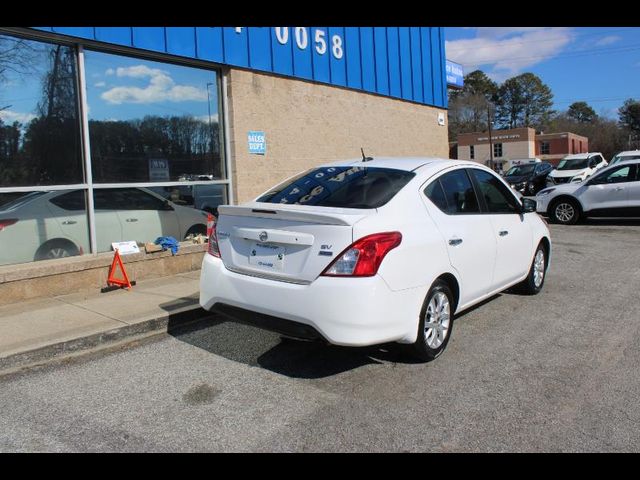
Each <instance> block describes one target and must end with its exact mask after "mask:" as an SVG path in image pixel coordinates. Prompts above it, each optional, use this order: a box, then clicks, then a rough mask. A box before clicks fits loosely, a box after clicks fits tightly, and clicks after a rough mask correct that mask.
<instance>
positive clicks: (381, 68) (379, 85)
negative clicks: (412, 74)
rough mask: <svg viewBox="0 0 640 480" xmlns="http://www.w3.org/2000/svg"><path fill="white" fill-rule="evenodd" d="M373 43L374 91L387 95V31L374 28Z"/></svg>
mask: <svg viewBox="0 0 640 480" xmlns="http://www.w3.org/2000/svg"><path fill="white" fill-rule="evenodd" d="M373 41H374V46H375V53H376V91H377V92H378V93H380V94H382V95H389V65H388V57H387V29H386V28H385V27H375V28H374V29H373Z"/></svg>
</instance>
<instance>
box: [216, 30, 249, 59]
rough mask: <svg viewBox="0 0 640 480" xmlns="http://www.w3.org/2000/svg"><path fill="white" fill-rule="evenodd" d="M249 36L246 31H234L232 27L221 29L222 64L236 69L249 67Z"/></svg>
mask: <svg viewBox="0 0 640 480" xmlns="http://www.w3.org/2000/svg"><path fill="white" fill-rule="evenodd" d="M248 38H249V35H248V34H247V29H246V28H243V29H242V30H240V31H236V29H235V28H233V27H224V28H223V29H222V41H223V43H222V45H223V46H224V63H228V64H229V65H236V66H238V67H248V66H249V41H248Z"/></svg>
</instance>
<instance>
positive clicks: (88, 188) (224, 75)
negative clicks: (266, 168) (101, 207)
mask: <svg viewBox="0 0 640 480" xmlns="http://www.w3.org/2000/svg"><path fill="white" fill-rule="evenodd" d="M0 35H3V36H10V37H14V38H20V39H24V40H30V41H36V42H44V43H48V44H53V45H63V46H66V47H69V48H71V49H73V51H74V56H75V61H76V78H75V81H76V88H77V96H78V98H77V106H76V108H77V110H78V121H79V123H80V126H79V128H80V149H81V165H82V180H83V182H82V183H75V184H61V185H44V186H40V185H39V186H35V185H32V186H29V185H26V186H18V187H0V193H28V192H34V191H43V192H48V191H57V190H82V191H83V192H84V193H85V195H86V199H87V204H86V207H87V208H86V214H87V217H88V218H87V226H88V229H89V242H90V247H91V252H90V253H88V254H89V255H93V256H96V255H97V254H98V249H97V237H96V219H95V208H94V195H93V192H94V190H97V189H113V188H138V187H143V188H148V187H172V186H195V185H225V186H226V188H225V189H224V191H225V194H226V200H227V203H229V204H233V203H234V200H233V199H234V190H235V189H234V185H233V178H232V177H233V175H232V172H233V171H234V169H233V164H232V159H231V154H230V152H231V143H230V131H229V122H228V118H229V97H228V67H226V66H225V65H221V64H219V63H216V62H211V61H205V60H200V59H195V58H192V59H185V58H182V57H175V56H172V55H170V54H166V53H159V52H152V51H144V52H141V51H140V50H139V49H135V48H132V47H125V46H119V45H113V44H103V43H101V42H97V41H94V40H89V39H73V40H70V39H69V38H68V37H65V36H64V35H60V34H56V33H51V32H42V31H38V30H33V31H32V30H25V29H24V28H20V27H0ZM87 49H88V50H90V51H93V52H99V53H107V54H111V55H120V56H125V57H129V58H136V59H140V60H148V61H154V62H161V63H167V64H172V65H176V66H182V67H187V68H189V67H191V68H199V69H205V70H211V71H214V72H215V73H216V82H215V85H216V88H217V92H216V93H217V98H218V119H219V122H220V129H219V135H220V139H219V142H220V157H221V158H220V160H221V169H222V173H223V175H222V176H223V178H222V179H219V180H198V181H169V182H134V183H122V182H119V183H94V180H93V175H92V169H91V167H92V161H91V151H90V141H89V138H90V137H89V113H88V108H87V106H88V103H87V81H86V75H85V62H86V60H85V57H84V51H85V50H87Z"/></svg>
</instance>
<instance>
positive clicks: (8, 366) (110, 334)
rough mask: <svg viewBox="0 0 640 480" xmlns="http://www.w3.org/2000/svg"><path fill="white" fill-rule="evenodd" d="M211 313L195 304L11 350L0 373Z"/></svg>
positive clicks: (170, 327)
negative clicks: (116, 326)
mask: <svg viewBox="0 0 640 480" xmlns="http://www.w3.org/2000/svg"><path fill="white" fill-rule="evenodd" d="M214 316H215V315H213V314H212V313H210V312H207V311H206V310H204V309H203V308H201V307H200V306H199V305H193V306H190V307H183V308H182V309H180V310H178V311H174V312H171V313H167V314H164V315H160V316H158V317H155V318H150V319H147V320H144V321H142V322H140V323H136V324H133V325H123V326H122V327H119V328H115V329H109V330H105V331H104V332H100V333H95V334H92V335H88V336H86V337H80V338H74V339H72V340H66V341H62V342H57V343H52V344H51V345H46V346H44V347H39V348H35V349H32V350H27V351H24V352H20V353H14V354H12V355H8V356H6V357H1V358H0V376H2V375H7V374H10V373H14V372H15V371H17V370H22V369H24V368H28V367H33V366H37V365H41V364H44V363H48V362H51V361H55V360H62V359H64V358H66V357H69V356H77V355H80V354H82V353H88V352H89V351H92V352H93V351H95V350H96V349H98V350H101V349H106V348H109V347H112V346H114V345H116V344H118V343H123V342H124V341H126V340H129V341H133V340H135V339H140V338H144V337H150V336H153V335H159V334H162V333H171V332H172V331H173V330H174V329H177V328H180V327H183V326H185V325H188V324H191V323H195V322H196V321H200V320H204V319H206V318H211V317H214Z"/></svg>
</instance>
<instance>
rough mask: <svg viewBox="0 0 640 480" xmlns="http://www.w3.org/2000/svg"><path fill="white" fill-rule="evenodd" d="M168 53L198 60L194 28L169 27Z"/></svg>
mask: <svg viewBox="0 0 640 480" xmlns="http://www.w3.org/2000/svg"><path fill="white" fill-rule="evenodd" d="M167 53H171V54H172V55H181V56H183V57H191V58H196V30H195V28H194V27H167Z"/></svg>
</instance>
